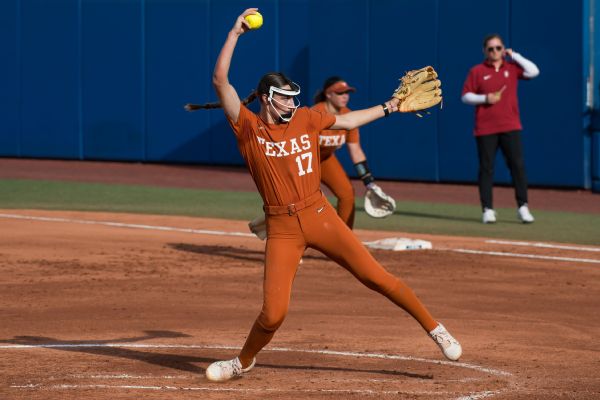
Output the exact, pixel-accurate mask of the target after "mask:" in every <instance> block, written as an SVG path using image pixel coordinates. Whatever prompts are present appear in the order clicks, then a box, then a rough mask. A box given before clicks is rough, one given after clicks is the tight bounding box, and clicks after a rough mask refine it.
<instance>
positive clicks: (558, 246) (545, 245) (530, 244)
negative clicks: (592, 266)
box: [485, 240, 600, 252]
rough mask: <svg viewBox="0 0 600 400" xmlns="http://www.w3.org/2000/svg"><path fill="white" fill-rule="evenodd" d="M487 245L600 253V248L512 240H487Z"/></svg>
mask: <svg viewBox="0 0 600 400" xmlns="http://www.w3.org/2000/svg"><path fill="white" fill-rule="evenodd" d="M485 242H486V243H493V244H507V245H511V246H528V247H542V248H545V249H561V250H576V251H595V252H600V247H580V246H568V245H561V244H550V243H541V242H513V241H511V240H486V241H485Z"/></svg>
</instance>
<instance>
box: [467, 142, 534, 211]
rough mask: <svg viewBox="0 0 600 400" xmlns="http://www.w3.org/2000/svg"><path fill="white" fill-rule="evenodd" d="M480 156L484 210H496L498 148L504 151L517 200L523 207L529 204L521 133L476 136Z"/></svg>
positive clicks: (480, 194) (480, 189)
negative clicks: (493, 193) (494, 190)
mask: <svg viewBox="0 0 600 400" xmlns="http://www.w3.org/2000/svg"><path fill="white" fill-rule="evenodd" d="M475 139H476V140H477V153H478V154H479V198H480V200H481V207H482V208H494V207H493V196H492V188H493V185H494V160H495V159H496V151H497V150H498V147H500V149H501V150H502V154H503V155H504V160H505V161H506V165H507V166H508V168H509V169H510V174H511V176H512V179H513V182H514V184H515V198H516V200H517V205H518V206H519V207H521V206H522V205H523V204H526V203H527V177H526V176H525V165H524V163H523V149H522V146H521V131H512V132H502V133H497V134H493V135H484V136H476V137H475Z"/></svg>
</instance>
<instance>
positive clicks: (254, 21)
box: [244, 11, 263, 29]
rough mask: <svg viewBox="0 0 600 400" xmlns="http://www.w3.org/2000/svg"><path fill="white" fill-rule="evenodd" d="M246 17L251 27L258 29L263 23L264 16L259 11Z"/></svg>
mask: <svg viewBox="0 0 600 400" xmlns="http://www.w3.org/2000/svg"><path fill="white" fill-rule="evenodd" d="M244 19H245V20H246V22H248V25H250V29H258V28H260V27H261V26H262V24H263V17H262V15H260V13H259V12H258V11H257V12H256V13H255V14H250V15H246V16H245V17H244Z"/></svg>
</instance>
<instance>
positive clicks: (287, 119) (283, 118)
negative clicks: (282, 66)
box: [268, 82, 300, 122]
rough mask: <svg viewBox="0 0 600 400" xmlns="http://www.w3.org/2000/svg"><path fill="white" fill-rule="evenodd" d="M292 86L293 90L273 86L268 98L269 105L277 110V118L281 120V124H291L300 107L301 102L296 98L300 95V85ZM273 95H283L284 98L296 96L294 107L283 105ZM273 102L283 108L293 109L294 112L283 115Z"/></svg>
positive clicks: (292, 84) (293, 84) (294, 84)
mask: <svg viewBox="0 0 600 400" xmlns="http://www.w3.org/2000/svg"><path fill="white" fill-rule="evenodd" d="M290 86H292V89H291V90H287V89H281V88H278V87H275V86H271V87H270V88H269V98H268V101H269V104H270V105H271V107H273V110H275V112H276V113H277V116H278V117H279V119H280V121H281V122H290V120H291V119H292V117H293V116H294V114H295V113H296V110H297V109H298V107H300V100H298V99H297V98H296V96H298V95H299V94H300V85H298V84H297V83H295V82H292V83H291V85H290ZM294 88H295V89H294ZM273 93H278V94H282V95H284V96H294V105H293V106H289V105H287V104H283V103H281V102H279V101H277V99H275V98H273ZM273 102H275V103H277V104H279V105H280V106H282V107H288V108H291V109H292V110H290V111H289V112H287V113H285V114H281V113H280V112H279V111H278V110H277V108H275V106H274V105H273Z"/></svg>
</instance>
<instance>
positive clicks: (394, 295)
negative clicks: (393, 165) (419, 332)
mask: <svg viewBox="0 0 600 400" xmlns="http://www.w3.org/2000/svg"><path fill="white" fill-rule="evenodd" d="M309 199H312V201H309V202H308V203H309V205H308V206H307V207H305V208H302V209H300V210H299V211H296V210H291V211H290V212H289V213H285V214H278V215H272V214H269V213H270V211H269V210H265V211H266V212H267V235H268V236H267V243H266V251H265V271H264V281H263V290H264V299H263V305H262V310H261V312H260V314H259V316H258V318H257V319H256V322H255V323H254V325H253V327H252V330H251V331H250V334H249V335H248V338H247V339H246V343H245V344H244V347H243V348H242V351H241V352H240V355H239V358H240V361H241V362H242V365H243V366H244V367H246V366H248V365H249V364H250V363H251V362H252V358H253V357H254V356H256V354H258V352H259V351H260V350H261V349H262V348H263V347H264V346H266V345H267V344H268V343H269V342H270V341H271V338H272V337H273V335H274V334H275V331H276V330H277V328H279V326H281V324H282V323H283V320H284V318H285V316H286V314H287V311H288V306H289V302H290V294H291V291H292V283H293V281H294V277H295V275H296V270H297V269H298V263H299V262H300V258H301V257H302V254H303V253H304V250H305V249H306V248H307V247H312V248H314V249H316V250H319V251H320V252H322V253H324V254H325V255H327V256H328V257H329V258H331V259H332V260H333V261H335V262H337V263H338V264H339V265H341V266H342V267H344V268H345V269H347V270H348V271H349V272H350V273H351V274H352V275H354V276H355V277H356V278H357V279H358V280H359V281H361V282H362V283H363V284H364V285H365V286H367V287H368V288H369V289H372V290H375V291H377V292H379V293H381V294H382V295H384V296H386V297H387V298H388V299H390V300H391V301H392V302H393V303H394V304H396V305H397V306H399V307H401V308H402V309H404V310H405V311H406V312H408V313H409V314H410V315H412V316H413V317H414V318H415V319H416V320H417V321H418V322H419V323H420V324H421V326H422V327H423V328H424V329H425V330H426V331H427V332H430V331H431V330H433V329H434V328H435V327H436V326H437V325H438V324H437V322H436V321H435V320H434V319H433V318H432V317H431V315H430V314H429V312H428V311H427V309H426V308H425V306H423V304H422V303H421V302H420V301H419V299H418V298H417V296H415V294H414V293H413V291H412V290H411V289H410V288H409V287H408V286H407V285H406V284H405V283H404V282H402V281H401V280H400V279H398V278H396V277H395V276H394V275H392V274H390V273H389V272H387V271H386V270H385V269H384V268H383V267H382V266H381V265H380V264H379V263H378V262H377V261H376V260H375V259H374V258H373V256H372V255H371V253H369V251H368V250H367V249H366V248H365V246H364V245H363V244H362V243H361V242H360V240H358V238H357V237H356V236H355V235H354V233H353V232H352V230H350V228H348V226H347V225H346V224H344V222H343V221H342V220H341V219H340V218H339V217H338V215H337V214H336V211H335V209H334V208H333V207H332V206H331V204H329V202H328V201H327V199H326V198H325V196H323V195H322V194H316V195H313V196H311V197H310V198H309ZM290 214H291V215H290Z"/></svg>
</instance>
